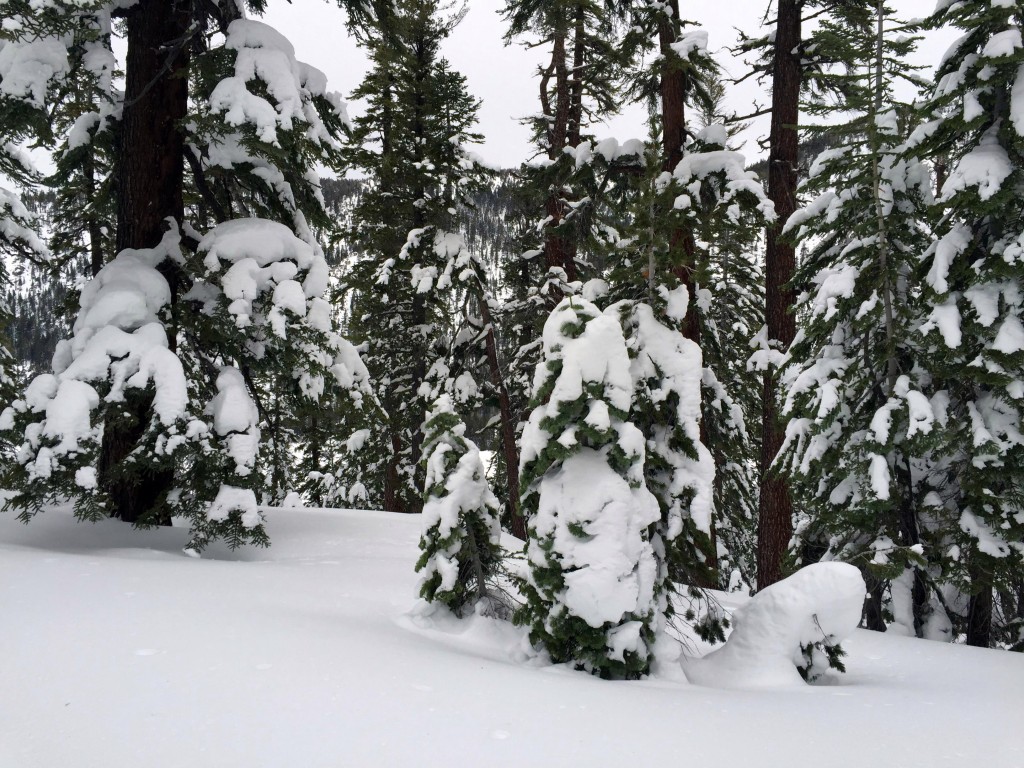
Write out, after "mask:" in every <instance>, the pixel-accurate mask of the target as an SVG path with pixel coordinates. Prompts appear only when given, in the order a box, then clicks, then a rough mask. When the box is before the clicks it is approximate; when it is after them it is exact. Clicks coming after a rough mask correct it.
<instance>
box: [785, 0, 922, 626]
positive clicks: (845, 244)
mask: <svg viewBox="0 0 1024 768" xmlns="http://www.w3.org/2000/svg"><path fill="white" fill-rule="evenodd" d="M907 31H908V30H907V28H906V27H904V26H903V25H901V24H900V23H899V22H897V21H896V20H895V19H894V18H893V15H892V11H891V10H890V9H889V8H888V7H886V6H885V4H884V3H879V4H878V5H877V7H876V9H875V16H874V18H868V19H865V20H864V23H862V24H860V25H853V24H849V23H845V24H837V23H835V22H834V21H831V20H826V21H825V22H823V24H822V27H821V29H820V30H819V31H818V32H817V36H816V37H817V39H818V40H820V41H821V42H822V44H823V45H827V46H828V47H829V48H830V49H831V50H833V51H836V52H837V55H838V56H839V58H841V59H843V60H846V61H850V62H862V63H861V64H860V65H859V66H858V67H855V68H844V69H843V70H842V71H840V72H837V73H835V74H833V75H831V77H832V82H831V86H832V87H831V89H830V90H831V91H832V92H833V93H837V94H838V95H839V98H837V99H836V101H835V102H833V103H830V101H829V100H827V99H819V100H818V101H816V102H813V103H812V104H811V105H809V107H810V111H811V112H812V114H816V115H818V116H819V117H820V118H821V122H822V127H821V128H820V129H819V130H820V131H827V132H828V134H829V136H830V139H831V143H832V144H833V146H832V148H830V149H828V150H826V151H824V152H823V153H821V154H820V155H819V156H818V158H817V159H816V160H815V161H814V163H813V164H812V166H811V170H810V178H809V179H808V181H807V182H806V184H805V185H804V187H803V190H802V191H803V192H805V193H809V194H811V200H810V202H809V203H808V204H807V205H806V206H804V207H803V208H802V209H800V210H798V211H797V212H796V213H795V214H794V215H793V216H792V217H791V218H790V220H789V222H787V224H786V230H787V231H789V232H792V233H794V234H795V235H796V237H797V240H798V242H803V243H807V250H806V252H805V255H804V258H803V260H802V262H801V264H800V267H799V269H798V270H797V273H796V284H797V285H800V286H806V292H805V293H804V294H802V295H801V296H800V297H799V298H798V303H799V304H800V305H801V306H805V307H807V309H806V311H805V312H802V313H801V315H800V318H799V320H800V322H799V325H798V332H797V337H796V341H795V342H794V343H793V345H792V346H791V347H790V349H789V351H788V361H787V363H786V366H785V368H784V372H783V383H784V385H785V388H786V397H785V403H784V406H783V414H784V415H785V416H786V417H788V418H789V420H790V421H789V425H788V428H787V431H786V442H785V444H784V446H783V449H782V452H781V454H780V458H779V460H778V461H779V464H780V466H785V467H786V469H787V471H788V474H789V476H790V478H791V482H792V487H793V488H794V489H795V490H796V491H797V492H798V493H799V495H800V497H801V498H803V499H805V500H806V502H807V503H806V506H805V507H804V508H803V509H802V510H801V512H800V515H799V516H798V520H799V525H798V529H797V531H798V532H797V543H798V545H801V546H807V547H810V548H813V547H818V546H820V547H825V548H826V552H825V554H824V557H826V558H828V559H841V560H846V561H849V562H853V563H855V564H858V565H860V566H861V567H862V569H863V570H864V571H865V573H866V575H867V576H868V583H869V593H870V597H869V599H868V601H867V603H866V616H867V620H868V621H867V624H868V627H869V628H871V629H878V630H884V629H885V622H884V621H883V615H882V601H883V596H884V595H887V594H888V593H889V592H890V591H891V590H890V585H891V582H892V580H893V579H895V578H897V577H900V576H902V575H903V574H904V573H906V574H907V577H908V578H909V579H910V580H911V582H913V609H912V611H911V613H912V616H913V618H912V621H911V622H910V626H908V627H907V630H908V631H911V632H916V633H917V634H919V635H923V634H925V632H926V626H925V625H926V623H927V622H928V620H929V616H930V615H931V614H932V608H933V606H932V603H933V602H934V598H930V596H929V592H930V590H929V588H928V586H927V580H928V577H927V573H926V571H925V570H924V569H923V567H922V566H923V565H924V561H923V560H922V557H921V555H922V518H923V517H927V511H926V510H925V509H924V508H923V505H922V501H923V499H924V498H925V496H926V493H927V491H928V486H927V482H926V474H927V473H926V471H925V470H926V467H927V465H928V461H929V449H930V445H929V444H930V442H931V440H930V434H931V433H932V422H933V418H932V415H931V412H932V405H931V404H930V403H929V394H928V393H930V380H929V376H928V373H927V371H926V369H924V368H922V366H921V363H920V356H919V354H918V348H917V344H916V343H915V341H914V335H915V330H916V328H917V325H918V324H919V322H920V317H919V307H918V295H919V291H918V289H917V286H916V281H915V280H914V274H913V273H914V269H915V265H916V262H917V260H918V258H919V256H920V253H921V252H922V251H923V250H924V247H925V243H926V240H927V230H926V229H925V225H924V220H925V218H926V215H925V213H926V206H927V204H928V203H929V202H930V200H931V193H930V183H931V180H930V173H929V171H928V169H927V168H926V167H925V166H924V165H923V164H922V163H920V162H919V161H916V160H913V159H909V160H908V159H905V158H904V157H903V156H902V153H903V151H904V147H903V146H902V144H903V137H904V135H905V134H904V132H903V126H904V125H905V123H906V116H907V114H908V106H907V105H905V104H900V103H899V102H897V101H896V100H895V99H894V97H893V89H894V87H895V86H896V85H897V84H898V83H899V82H900V81H901V80H903V81H908V82H909V83H910V85H912V86H918V85H919V84H920V81H919V80H918V78H917V77H916V76H915V73H914V70H913V69H912V68H908V67H907V65H906V59H907V57H908V56H909V55H910V54H911V53H912V52H913V49H914V45H915V38H914V37H913V36H912V35H908V34H906V33H907ZM826 77H828V76H826V75H823V76H822V77H821V78H819V84H825V83H826ZM836 112H841V113H842V114H844V115H848V117H847V118H846V122H844V123H842V124H836V121H835V119H834V117H833V116H834V114H835V113H836ZM906 608H908V609H909V608H910V606H906ZM887 612H888V613H889V615H890V620H891V617H892V609H891V608H890V610H889V611H887ZM939 612H940V614H941V609H940V610H939ZM900 618H901V619H903V613H902V612H900ZM937 618H938V617H937Z"/></svg>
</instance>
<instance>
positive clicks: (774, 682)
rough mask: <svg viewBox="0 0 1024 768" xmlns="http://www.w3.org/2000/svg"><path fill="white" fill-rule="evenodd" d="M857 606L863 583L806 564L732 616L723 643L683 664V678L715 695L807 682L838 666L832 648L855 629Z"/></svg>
mask: <svg viewBox="0 0 1024 768" xmlns="http://www.w3.org/2000/svg"><path fill="white" fill-rule="evenodd" d="M863 603H864V578H863V577H862V576H861V574H860V571H859V570H858V569H857V568H856V567H855V566H852V565H849V564H848V563H815V564H813V565H809V566H807V567H806V568H802V569H800V570H799V571H797V572H796V573H794V574H793V575H792V576H790V577H789V578H786V579H783V580H782V581H778V582H776V583H775V584H772V585H771V586H769V587H766V588H765V589H763V590H762V591H761V592H758V593H757V594H756V595H755V596H754V597H752V598H751V599H750V602H748V603H746V604H745V605H743V606H742V607H741V608H739V609H738V610H736V611H735V612H734V613H733V617H732V624H733V631H732V634H731V635H730V636H729V640H728V641H727V642H726V644H725V645H724V646H722V647H721V648H719V649H718V650H716V651H713V652H711V653H709V654H708V655H707V656H705V657H704V658H702V659H693V660H689V661H688V662H686V663H685V671H686V676H687V678H689V680H690V682H693V683H698V684H700V685H710V686H716V687H723V688H730V687H759V686H764V687H774V686H785V685H795V684H799V683H800V682H801V679H804V680H809V681H813V680H814V679H816V678H817V677H819V676H820V675H821V673H822V672H823V671H824V670H825V669H826V668H827V667H828V666H836V662H839V658H840V657H841V656H842V655H843V654H842V652H841V651H840V650H838V646H839V643H841V642H842V641H843V639H844V638H846V637H847V636H849V635H850V633H851V632H853V630H854V629H856V627H857V624H858V623H859V622H860V617H861V610H862V606H863ZM837 668H839V669H842V667H841V664H840V665H839V666H838V667H837Z"/></svg>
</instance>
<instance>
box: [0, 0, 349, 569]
mask: <svg viewBox="0 0 1024 768" xmlns="http://www.w3.org/2000/svg"><path fill="white" fill-rule="evenodd" d="M109 10H110V9H109V8H107V9H106V11H109ZM124 15H125V16H126V23H125V26H124V29H125V30H126V34H127V43H128V56H127V62H128V63H127V68H126V74H125V78H126V80H125V82H126V92H125V96H124V106H123V110H122V116H121V122H120V124H119V126H118V135H119V136H120V137H121V138H120V148H119V149H120V151H119V152H118V153H117V155H116V157H117V162H118V168H117V169H116V172H115V174H114V175H115V178H116V179H117V184H116V186H115V195H116V202H117V215H116V217H115V219H116V237H115V247H116V248H117V249H118V250H119V253H118V255H117V256H116V257H115V258H113V259H112V260H111V261H109V262H108V263H107V264H106V265H105V266H103V268H102V269H100V270H99V271H98V272H97V273H96V275H95V277H94V278H93V279H92V280H91V281H90V282H89V283H88V284H87V285H86V286H85V287H84V289H83V291H82V295H81V299H80V309H79V312H78V317H77V319H76V321H75V325H74V328H73V334H74V337H73V339H70V340H67V341H65V342H62V344H60V345H58V349H57V352H56V354H55V355H54V364H53V373H52V374H44V375H42V376H39V377H37V378H36V379H35V380H33V381H32V382H31V383H30V384H29V385H28V387H27V388H26V389H25V391H24V393H23V394H22V396H21V397H20V398H19V399H18V400H16V401H15V403H14V406H13V407H12V409H11V410H10V411H8V412H7V413H6V415H5V417H4V426H5V427H6V428H7V429H8V430H9V431H10V434H11V435H12V439H13V440H14V441H15V442H16V444H17V446H18V447H17V451H16V461H15V463H14V465H13V467H12V468H11V471H10V474H9V477H8V481H9V482H10V484H11V487H14V488H15V489H16V491H17V494H16V495H15V496H14V497H13V498H12V499H11V501H10V502H9V504H8V507H12V508H14V509H17V510H20V512H21V516H22V517H23V518H24V519H27V518H29V517H31V516H32V515H33V514H35V513H36V512H38V511H39V509H40V508H41V507H42V505H43V504H44V503H45V502H49V501H53V500H56V499H57V498H64V497H68V496H70V497H71V499H72V501H73V502H74V503H75V511H76V514H77V515H78V516H79V517H81V518H85V519H96V518H97V517H100V516H103V515H109V516H114V517H119V518H121V519H124V520H126V521H129V522H132V523H134V524H136V525H143V526H145V525H155V524H169V522H170V520H171V518H172V516H175V515H181V516H184V517H187V518H188V519H189V520H190V521H191V524H192V540H191V542H190V545H189V546H190V547H191V548H192V549H195V550H198V549H201V548H202V547H203V546H204V545H205V544H206V543H207V542H208V541H209V540H210V538H212V537H214V536H223V537H225V538H226V539H227V540H228V542H229V543H230V544H231V545H237V544H240V543H244V542H246V541H251V542H254V543H258V544H259V543H266V535H265V532H264V531H263V528H262V519H261V516H260V514H259V511H258V509H257V505H258V503H261V502H262V503H265V502H266V501H268V500H271V498H272V491H273V486H272V483H271V482H268V477H267V475H268V474H269V475H270V478H271V479H272V478H273V476H274V471H273V469H271V471H270V472H269V473H268V472H266V471H265V466H266V464H267V463H268V459H272V457H273V452H272V451H269V450H268V449H267V446H266V444H265V443H266V441H265V439H264V435H267V434H269V435H270V436H271V437H272V438H274V439H277V440H278V443H277V446H276V447H277V448H278V450H280V437H279V436H278V435H276V434H275V433H274V429H275V425H274V422H273V419H272V418H271V417H270V414H269V413H268V409H267V407H266V405H265V404H264V403H263V402H261V394H262V392H263V391H265V388H266V387H268V386H272V385H281V384H282V383H284V382H287V384H288V385H289V386H288V387H284V386H282V389H283V390H284V394H286V395H288V396H291V397H294V399H298V400H307V401H318V400H320V398H321V397H322V396H323V395H324V393H325V392H327V391H330V390H334V391H337V390H338V389H341V390H349V389H356V390H359V389H360V388H363V389H365V382H364V381H362V380H360V378H359V376H358V375H355V372H354V369H353V366H352V365H349V364H348V361H350V360H351V359H352V356H353V355H354V351H353V350H352V349H351V347H350V345H348V344H347V342H345V341H344V340H343V339H342V338H341V337H340V336H338V334H337V333H336V332H335V331H334V329H333V321H332V318H331V313H330V308H329V306H328V305H327V303H326V301H325V300H324V298H323V295H324V293H325V291H326V289H327V279H328V268H327V264H326V261H325V258H324V254H323V251H322V249H321V248H320V246H319V245H318V244H317V243H316V241H315V239H314V237H313V234H312V231H311V229H310V227H309V224H308V221H307V214H308V215H309V216H311V217H313V218H314V220H316V217H317V216H320V217H321V218H325V216H324V214H323V212H322V198H321V197H320V196H319V189H318V186H319V185H318V182H317V180H316V177H315V174H314V173H313V172H312V170H311V167H310V166H311V164H312V163H314V162H321V163H324V164H328V165H329V164H331V163H332V162H336V158H337V153H338V149H339V142H338V138H339V131H340V130H341V128H342V126H343V121H344V113H343V109H342V105H341V103H340V102H339V101H338V100H337V99H336V98H334V97H333V96H332V95H331V94H329V93H328V92H327V91H326V84H325V82H324V78H323V76H322V74H320V73H319V72H317V71H316V70H313V69H312V68H310V67H307V66H305V65H302V64H300V63H299V62H298V61H296V60H295V57H294V50H293V48H292V47H291V45H290V43H288V42H287V40H285V39H284V38H283V37H282V36H281V35H280V34H278V33H277V32H276V31H275V30H273V29H271V28H270V27H267V26H266V25H264V24H261V23H259V22H256V21H251V20H248V19H241V18H239V16H240V8H239V7H238V5H237V4H235V3H234V2H230V3H225V4H224V5H218V4H209V5H206V6H203V7H198V6H196V7H191V6H189V7H184V6H179V5H177V4H165V3H162V2H153V1H151V0H144V2H142V3H139V4H137V5H135V6H133V7H132V8H131V9H129V10H126V11H124ZM71 18H75V19H77V17H72V16H68V15H67V14H65V15H64V16H62V17H61V20H62V21H63V22H64V23H67V22H68V20H69V19H71ZM98 29H99V30H102V29H103V26H102V24H101V25H98ZM61 30H62V27H60V25H58V24H56V23H54V24H51V25H50V26H48V27H47V28H45V29H44V30H43V32H42V33H41V34H42V35H44V36H45V39H46V42H47V44H49V45H54V46H57V47H59V48H60V49H61V50H63V52H64V55H65V56H67V50H68V48H67V46H68V45H71V44H72V42H73V40H74V38H73V37H71V36H68V35H65V34H64V32H62V31H61ZM218 31H219V32H220V33H222V34H223V40H222V43H221V44H219V45H213V44H212V40H213V36H214V34H215V32H218ZM69 41H71V42H69ZM160 51H163V52H164V53H163V54H161V53H159V52H160ZM86 58H88V57H86ZM109 70H110V67H107V68H106V69H105V70H104V71H108V72H109ZM190 75H192V76H193V77H190ZM190 94H191V95H192V96H194V97H195V100H194V101H190V98H189V97H190ZM190 110H191V114H190ZM69 114H70V113H69ZM186 116H189V119H186ZM76 125H77V124H76ZM78 130H79V129H78V128H72V129H71V133H70V136H71V137H74V135H75V134H76V131H78ZM72 143H73V142H72ZM186 155H188V157H189V165H190V167H191V170H192V176H191V182H192V183H194V184H195V189H196V190H197V192H198V196H199V197H201V198H202V200H203V201H204V204H205V206H206V207H205V208H204V207H203V206H200V205H198V204H197V205H193V204H192V203H193V198H190V197H189V195H186V193H185V188H186V177H185V173H184V167H185V165H186ZM227 169H230V170H231V171H232V173H231V174H230V180H228V179H227V178H222V179H221V180H220V182H219V183H215V184H211V183H208V182H209V180H210V177H212V176H216V174H217V173H218V172H220V171H226V170H227ZM187 198H188V199H187ZM211 213H212V216H211ZM239 214H241V216H239ZM256 216H263V217H264V218H256ZM211 219H212V220H211ZM273 219H277V221H274V220H273ZM204 231H205V234H204ZM361 395H362V393H361V392H359V391H357V392H356V393H355V399H356V400H358V399H359V398H360V397H361ZM261 444H262V445H261Z"/></svg>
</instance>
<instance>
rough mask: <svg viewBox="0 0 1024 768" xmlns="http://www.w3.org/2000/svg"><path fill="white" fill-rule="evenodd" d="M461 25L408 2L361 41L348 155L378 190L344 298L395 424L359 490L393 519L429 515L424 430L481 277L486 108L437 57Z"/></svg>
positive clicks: (380, 18)
mask: <svg viewBox="0 0 1024 768" xmlns="http://www.w3.org/2000/svg"><path fill="white" fill-rule="evenodd" d="M460 18H461V15H460V14H456V15H455V16H448V17H446V16H444V15H443V14H442V12H441V10H440V8H439V4H438V3H437V2H436V0H403V2H399V3H397V4H394V5H393V6H391V7H390V9H388V10H386V11H382V12H381V13H379V14H377V15H376V16H375V17H374V20H373V23H372V25H371V26H370V27H368V28H366V29H363V30H362V31H360V32H359V34H360V39H361V42H362V44H363V45H364V47H366V48H367V49H368V51H369V54H370V57H371V61H372V63H373V66H372V69H371V71H370V72H369V73H368V74H367V76H366V79H365V80H364V81H363V83H362V84H361V85H360V87H359V88H358V89H357V90H356V92H355V94H354V95H355V96H356V97H365V98H366V99H367V101H368V106H367V110H366V112H365V114H364V115H362V116H361V117H360V118H359V119H357V120H356V122H355V125H354V128H353V137H352V143H353V149H352V150H351V157H352V161H353V164H354V165H355V167H357V168H359V169H361V170H363V171H364V172H365V173H366V174H367V176H368V178H369V181H368V185H367V188H366V189H365V190H364V192H363V195H362V197H361V199H360V201H359V203H358V205H357V207H356V211H355V219H356V220H357V222H358V225H357V226H356V227H355V228H354V230H353V233H352V235H353V241H354V244H355V246H356V247H357V248H358V249H359V251H360V256H359V259H358V261H357V262H356V264H355V265H354V266H353V268H352V269H351V272H350V274H349V275H348V276H347V277H346V278H345V284H346V285H345V288H346V290H347V291H349V292H350V293H351V298H350V301H351V321H350V333H351V335H352V337H353V339H354V340H356V341H357V343H360V344H363V345H365V347H366V353H365V356H364V357H365V360H366V363H367V366H368V368H369V370H370V374H371V375H372V376H373V378H374V380H375V381H376V382H377V387H378V389H377V396H378V398H379V401H380V403H381V406H382V407H383V410H384V413H385V414H386V423H385V424H384V425H383V428H382V429H377V430H374V431H373V434H371V437H370V443H369V444H368V445H367V447H366V449H365V450H364V454H363V457H362V458H363V460H364V462H365V466H364V470H363V477H362V478H361V480H360V482H361V484H362V485H363V486H364V487H366V488H371V489H372V488H376V489H379V490H382V497H381V498H378V499H373V500H372V502H371V503H374V504H379V505H381V506H383V507H384V508H385V509H388V510H393V511H407V512H415V511H418V510H419V509H420V507H421V505H422V500H423V475H422V472H421V471H420V470H421V467H422V462H421V454H422V451H423V445H422V443H423V436H422V433H421V426H422V424H423V421H424V418H425V415H426V411H427V406H428V404H429V403H430V402H431V401H432V399H433V397H435V396H436V395H437V394H438V393H439V392H442V391H446V390H448V391H450V390H451V386H452V384H445V380H446V379H447V377H448V373H449V372H450V371H451V370H452V366H451V360H450V355H451V347H452V343H453V340H454V338H455V336H456V328H457V324H458V322H459V320H458V318H457V317H455V310H456V308H457V307H458V306H459V294H460V293H461V292H462V290H463V288H462V287H461V285H460V283H461V281H462V278H463V274H464V272H465V270H466V269H467V268H469V269H470V270H471V271H473V270H474V269H475V268H474V267H471V266H470V264H471V263H473V262H474V261H475V259H476V257H475V256H473V255H472V254H470V253H469V250H468V246H467V245H466V242H465V238H464V237H463V236H462V235H461V233H460V232H459V231H458V227H457V215H458V212H459V210H460V209H464V208H465V207H466V206H468V205H469V204H470V199H469V197H470V195H471V194H472V192H473V191H474V190H475V189H476V188H477V187H478V185H479V183H480V180H481V178H482V175H483V169H482V168H481V167H480V165H479V164H478V163H477V161H476V159H475V157H474V156H473V155H472V154H471V153H470V152H469V151H468V149H467V148H466V146H465V145H466V144H469V143H472V142H474V141H477V140H478V139H479V137H478V136H477V134H475V133H474V132H473V128H474V125H475V123H476V114H477V110H478V107H479V102H477V100H475V99H473V98H472V97H471V96H470V95H469V94H468V93H467V91H466V87H465V78H464V77H463V76H462V75H460V74H459V73H457V72H455V71H453V70H452V69H451V67H450V66H449V64H448V62H447V61H445V60H444V59H442V58H441V57H440V46H441V43H442V41H443V40H444V39H445V38H446V37H447V36H448V34H449V33H450V32H451V30H452V29H453V28H454V26H455V25H456V24H457V23H458V22H459V20H460ZM479 272H482V270H479ZM474 387H475V385H474ZM471 389H472V388H471Z"/></svg>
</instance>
